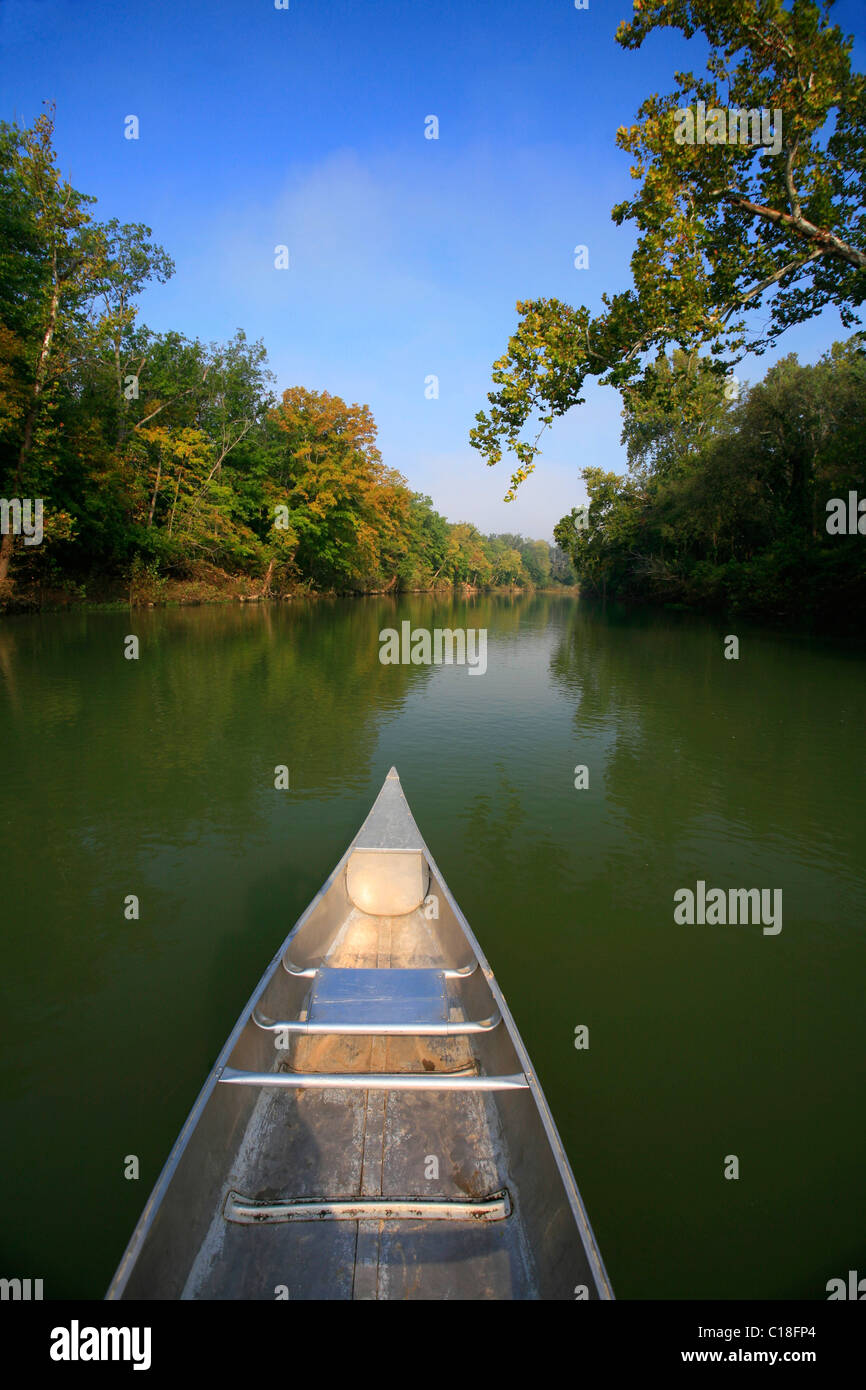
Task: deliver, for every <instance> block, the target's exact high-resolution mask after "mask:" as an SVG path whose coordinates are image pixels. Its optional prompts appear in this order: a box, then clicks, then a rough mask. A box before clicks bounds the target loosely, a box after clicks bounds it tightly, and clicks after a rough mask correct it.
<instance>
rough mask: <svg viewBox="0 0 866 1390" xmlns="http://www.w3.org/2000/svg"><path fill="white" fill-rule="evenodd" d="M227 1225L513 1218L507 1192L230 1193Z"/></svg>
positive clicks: (227, 1199)
mask: <svg viewBox="0 0 866 1390" xmlns="http://www.w3.org/2000/svg"><path fill="white" fill-rule="evenodd" d="M223 1215H224V1216H225V1219H226V1221H234V1222H237V1223H239V1224H240V1225H244V1226H258V1225H261V1224H263V1223H268V1224H270V1223H273V1222H282V1221H505V1220H506V1219H507V1218H508V1217H509V1216H510V1215H511V1198H510V1197H509V1195H508V1192H507V1191H503V1192H496V1193H494V1194H493V1195H492V1196H491V1197H484V1198H466V1199H465V1200H463V1201H459V1202H456V1201H447V1200H446V1201H430V1200H428V1199H427V1198H418V1199H417V1200H415V1201H413V1200H411V1199H406V1200H403V1201H400V1200H395V1199H394V1198H391V1197H376V1198H372V1199H365V1200H363V1201H359V1200H358V1199H357V1198H351V1199H349V1198H347V1199H346V1200H336V1201H334V1200H331V1201H326V1202H320V1201H316V1200H314V1199H308V1200H307V1201H300V1202H291V1201H288V1202H259V1201H255V1200H253V1199H251V1198H249V1197H243V1196H241V1194H240V1193H239V1192H230V1193H229V1194H228V1197H227V1198H226V1204H225V1207H224V1209H223Z"/></svg>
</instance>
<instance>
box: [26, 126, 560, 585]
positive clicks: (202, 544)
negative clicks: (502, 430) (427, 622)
mask: <svg viewBox="0 0 866 1390" xmlns="http://www.w3.org/2000/svg"><path fill="white" fill-rule="evenodd" d="M93 202H94V199H92V198H90V197H87V196H85V195H83V194H81V193H79V192H78V191H77V190H75V189H73V188H72V187H71V186H70V185H69V184H67V183H66V182H65V180H64V179H63V178H62V177H61V175H60V172H59V170H58V168H57V163H56V158H55V153H54V149H53V116H52V113H51V111H50V110H49V111H48V112H47V113H46V114H45V115H43V116H42V117H40V118H39V119H38V120H37V121H36V122H35V124H34V126H33V127H32V129H20V128H18V127H17V126H14V125H9V124H5V123H4V124H2V125H0V240H2V245H3V253H2V255H0V498H2V499H5V500H6V501H7V503H8V502H11V501H12V499H19V500H21V501H25V500H28V499H29V501H30V503H31V505H32V504H34V503H35V501H36V499H42V500H43V502H44V518H43V520H42V523H41V531H42V535H41V539H40V541H39V543H34V544H29V545H28V544H25V539H26V537H25V536H24V535H22V534H20V528H19V534H17V535H16V534H15V530H16V528H15V526H14V525H13V524H12V521H11V519H10V518H12V513H11V512H10V510H9V508H8V507H7V508H6V509H5V511H4V517H3V518H2V520H3V535H2V538H0V597H4V596H5V598H6V599H7V601H8V599H9V598H10V596H12V594H13V590H17V591H19V592H20V591H21V589H22V588H23V589H25V590H27V591H29V592H31V593H37V594H38V593H39V592H40V590H41V591H43V592H44V591H45V590H65V591H67V592H69V591H71V592H77V593H79V594H86V595H87V596H91V595H93V596H106V595H107V594H108V593H110V592H111V588H112V585H114V586H115V587H117V586H120V585H122V586H123V590H124V592H125V591H126V589H127V587H128V588H129V590H130V592H132V593H134V594H137V595H138V596H139V597H142V596H144V597H148V596H150V597H158V596H159V594H160V593H161V592H164V590H165V585H166V582H167V581H182V582H186V583H188V584H189V585H190V586H191V589H194V586H195V585H196V583H197V582H198V583H200V584H201V585H202V586H204V588H205V589H208V590H212V589H213V587H214V586H216V587H217V588H218V587H219V586H220V582H221V580H223V579H224V580H226V581H228V580H236V579H238V578H241V579H243V580H244V581H246V582H245V585H244V587H245V588H246V591H247V592H248V593H256V594H269V593H270V594H283V593H292V592H298V591H304V590H307V591H313V590H314V591H337V592H376V591H379V592H381V591H383V590H385V591H394V590H405V589H427V588H431V587H434V586H436V587H439V586H441V587H449V586H459V585H472V586H477V587H487V586H499V585H508V586H530V585H534V586H542V585H549V584H573V583H574V578H575V577H574V573H573V571H572V568H571V563H570V561H569V559H568V557H567V555H565V554H564V553H563V552H562V551H561V550H560V549H559V548H558V546H551V545H549V544H548V543H547V542H545V541H529V540H524V539H523V538H522V537H520V536H516V535H504V536H482V535H481V534H480V532H479V531H478V529H477V528H476V527H475V526H473V525H471V524H470V523H468V522H460V523H456V524H451V523H449V522H447V521H446V520H445V518H444V517H442V516H440V515H439V513H438V512H436V511H435V510H434V508H433V505H432V502H431V500H430V498H429V497H425V496H423V495H421V494H418V493H415V492H413V491H412V490H411V489H410V488H409V486H408V485H407V483H406V480H405V479H404V478H403V477H402V476H401V475H400V474H399V473H397V472H395V471H394V470H393V469H391V468H388V467H387V466H386V465H385V464H384V463H383V461H382V457H381V454H380V452H379V450H378V448H377V447H376V426H375V423H374V420H373V416H372V414H371V412H370V410H369V408H368V407H367V406H360V405H348V404H346V402H344V401H342V400H341V399H340V398H339V397H338V396H333V395H330V394H329V393H328V392H327V391H312V390H307V389H305V388H303V387H300V386H297V387H293V388H291V389H290V390H287V391H285V392H284V393H283V395H282V397H281V399H279V400H278V399H277V398H276V397H275V396H274V394H273V393H272V390H271V383H272V382H273V375H272V373H271V372H269V370H268V367H267V357H266V352H265V348H264V346H263V345H262V343H261V342H256V343H250V342H248V341H247V338H246V336H245V335H244V333H243V332H242V331H238V332H237V333H236V334H235V336H234V337H233V338H232V339H231V341H230V342H227V343H203V342H200V341H199V340H197V339H190V338H187V337H185V336H184V335H183V334H181V333H175V332H168V333H155V332H152V331H151V330H150V329H148V328H147V327H145V326H144V325H143V324H140V323H139V322H138V320H137V310H136V298H137V296H138V295H139V294H140V292H141V290H142V289H143V287H144V286H145V285H146V284H147V283H148V282H151V281H158V282H164V281H165V280H166V279H167V278H168V277H169V276H170V275H171V274H172V273H173V270H174V266H173V264H172V262H171V260H170V258H169V257H168V256H167V255H166V253H165V251H164V250H163V249H162V248H161V247H160V246H158V245H156V244H155V243H153V242H152V241H151V240H150V236H151V232H150V228H148V227H145V226H142V225H140V224H132V225H130V224H120V223H119V222H117V221H116V220H112V221H110V222H106V223H99V222H96V221H95V220H94V218H93V217H92V216H91V212H90V206H91V205H92V203H93Z"/></svg>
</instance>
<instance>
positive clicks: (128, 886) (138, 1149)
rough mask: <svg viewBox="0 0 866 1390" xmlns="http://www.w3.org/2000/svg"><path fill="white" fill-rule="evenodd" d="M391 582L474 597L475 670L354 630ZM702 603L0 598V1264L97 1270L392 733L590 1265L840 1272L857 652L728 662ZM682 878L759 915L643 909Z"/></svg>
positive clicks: (637, 1269)
mask: <svg viewBox="0 0 866 1390" xmlns="http://www.w3.org/2000/svg"><path fill="white" fill-rule="evenodd" d="M404 618H408V619H410V620H411V621H412V623H413V624H414V625H415V626H426V627H430V628H432V627H436V626H439V627H454V626H465V627H476V628H477V627H486V628H487V629H488V632H489V645H488V669H487V673H486V674H485V675H484V676H470V675H469V673H468V671H467V670H466V668H459V667H451V668H449V667H441V668H432V669H430V668H417V667H402V666H382V665H381V664H380V663H379V660H378V649H379V645H378V632H379V630H380V629H381V628H383V627H386V626H396V625H398V624H399V622H400V621H401V620H402V619H404ZM735 630H737V629H736V628H735ZM729 631H731V624H730V620H728V622H727V624H722V625H719V624H716V623H713V622H708V621H704V620H695V619H691V618H688V619H686V618H679V617H676V616H661V617H659V616H647V615H638V616H631V617H626V616H624V615H622V614H616V613H613V612H611V611H610V610H607V612H603V611H601V610H599V609H596V608H592V607H590V606H588V605H586V604H584V603H578V602H577V601H576V600H574V599H571V598H569V597H563V598H556V597H549V596H546V595H538V596H535V597H532V598H523V599H515V600H513V601H512V600H510V599H508V598H479V599H477V600H476V601H469V602H468V603H466V602H462V603H460V602H454V603H452V602H450V601H449V602H444V603H442V602H438V601H435V600H433V599H431V598H428V597H418V598H416V597H409V598H406V599H405V600H401V601H391V600H389V599H385V598H382V599H379V598H371V599H363V600H344V601H343V600H341V601H333V602H330V601H323V602H319V603H309V604H307V603H293V604H283V605H273V606H267V607H262V606H252V605H251V606H249V607H246V608H235V607H226V608H196V609H187V610H167V611H156V610H154V611H147V612H137V613H135V615H134V616H132V617H131V616H130V615H129V614H128V613H117V614H115V613H96V612H91V613H75V614H71V615H69V614H65V615H46V616H37V617H32V618H31V617H26V618H16V619H7V620H0V755H2V768H3V775H2V778H0V904H2V906H0V914H2V932H3V951H4V955H3V970H2V972H0V988H2V991H3V1004H2V1019H3V1032H2V1046H0V1100H2V1114H3V1131H4V1139H3V1164H2V1179H3V1195H4V1202H3V1219H2V1234H0V1255H2V1259H0V1264H2V1268H0V1275H3V1276H5V1277H11V1276H15V1275H18V1276H20V1277H27V1276H30V1277H32V1278H43V1279H44V1281H45V1295H46V1297H72V1296H84V1297H95V1298H98V1297H102V1295H103V1293H104V1291H105V1288H106V1286H107V1284H108V1282H109V1279H110V1277H111V1275H112V1273H113V1271H114V1267H115V1265H116V1263H117V1260H118V1259H119V1257H120V1255H121V1253H122V1251H123V1248H124V1246H125V1244H126V1241H127V1239H128V1237H129V1235H130V1233H131V1231H132V1228H133V1225H134V1223H135V1221H136V1220H137V1218H138V1215H139V1212H140V1210H141V1207H142V1205H143V1204H144V1201H145V1200H146V1197H147V1195H148V1193H149V1191H150V1188H151V1186H152V1184H153V1182H154V1180H155V1178H156V1177H157V1175H158V1172H159V1169H160V1167H161V1165H162V1163H163V1161H164V1160H165V1158H166V1155H167V1154H168V1151H169V1149H170V1147H171V1145H172V1143H173V1141H174V1139H175V1137H176V1135H177V1132H178V1130H179V1129H180V1127H181V1125H182V1123H183V1121H184V1119H185V1117H186V1114H187V1112H188V1110H189V1108H190V1106H191V1104H192V1102H193V1100H194V1099H195V1096H196V1094H197V1092H198V1090H199V1087H200V1086H201V1084H202V1082H203V1080H204V1078H205V1076H206V1074H207V1072H208V1070H209V1069H210V1067H211V1065H212V1064H213V1061H214V1059H215V1057H216V1054H217V1053H218V1051H219V1049H220V1048H221V1046H222V1044H223V1042H224V1040H225V1037H226V1035H227V1034H228V1032H229V1030H230V1028H231V1027H232V1025H233V1024H234V1022H235V1019H236V1017H237V1015H238V1014H239V1012H240V1010H241V1008H242V1006H243V1004H244V1003H245V1001H246V999H247V998H248V996H249V994H250V991H251V989H252V987H253V986H254V984H255V983H256V981H257V980H258V978H259V976H260V974H261V972H262V970H263V968H264V966H265V964H266V963H267V961H268V960H269V959H270V957H271V955H272V954H273V952H274V950H275V949H276V948H277V946H278V945H279V943H280V941H281V939H282V938H283V937H284V935H285V934H286V933H287V932H288V930H289V928H290V927H291V925H292V923H293V922H294V920H295V918H296V917H297V916H298V915H299V913H300V912H301V911H302V910H303V908H304V907H305V906H306V904H307V902H308V901H309V899H310V898H311V897H312V896H313V894H314V893H315V892H316V891H317V889H318V888H319V887H320V885H321V883H322V881H323V879H324V878H325V877H326V876H327V874H328V873H329V872H330V870H331V868H332V867H333V865H334V864H335V862H336V861H337V859H339V857H340V855H341V854H342V852H343V850H344V848H345V846H346V844H347V843H348V841H349V839H350V838H351V837H352V835H353V834H354V833H355V831H356V830H357V828H358V826H359V824H360V822H361V820H362V819H363V817H364V815H365V814H366V812H367V810H368V808H369V806H370V804H371V802H372V800H373V798H374V796H375V795H376V793H377V791H378V789H379V786H380V785H381V782H382V780H383V778H384V776H385V774H386V773H387V771H388V768H389V767H390V766H391V764H395V765H396V766H397V769H398V771H399V773H400V776H401V778H402V780H403V785H404V789H405V791H406V794H407V796H408V798H409V802H410V805H411V806H412V808H413V811H414V812H415V816H416V819H417V820H418V823H419V825H420V827H421V831H422V833H423V834H424V835H425V837H426V839H427V841H428V843H429V845H430V848H431V850H432V852H433V854H434V855H435V857H436V859H437V860H438V863H439V865H440V867H441V869H442V870H443V872H444V874H445V876H446V878H447V880H448V883H449V885H450V887H451V889H452V892H453V893H454V894H455V896H456V898H457V900H458V902H459V903H460V904H461V906H462V907H463V909H464V911H465V913H466V915H467V916H468V918H469V920H470V922H471V923H472V925H473V927H474V930H475V932H476V934H477V935H478V937H479V938H480V940H481V942H482V945H483V947H484V950H485V951H486V953H487V955H488V956H489V958H490V960H491V962H492V964H493V967H494V970H495V971H496V974H497V977H498V979H499V981H500V983H501V985H502V987H503V989H504V991H505V994H506V996H507V998H508V1000H509V1003H510V1005H511V1008H512V1011H513V1012H514V1014H515V1017H516V1019H517V1023H518V1026H519V1028H520V1030H521V1032H522V1034H523V1037H524V1040H525V1042H526V1044H527V1047H528V1049H529V1052H530V1054H531V1056H532V1058H533V1061H534V1064H535V1067H536V1069H537V1071H538V1074H539V1076H540V1078H541V1082H542V1085H543V1086H544V1089H545V1091H546V1094H547V1097H548V1100H549V1102H550V1105H551V1108H552V1110H553V1113H554V1116H555V1119H556V1122H557V1124H558V1126H559V1129H560V1132H561V1134H562V1137H563V1141H564V1143H565V1146H566V1148H567V1150H568V1154H569V1157H570V1159H571V1162H572V1166H573V1168H574V1171H575V1174H576V1176H577V1181H578V1185H579V1186H580V1188H581V1192H582V1194H583V1198H584V1201H585V1203H586V1205H587V1208H588V1211H589V1215H590V1219H591V1221H592V1223H593V1226H594V1228H595V1232H596V1235H597V1237H598V1240H599V1243H600V1245H601V1249H602V1252H603V1254H604V1257H605V1260H606V1263H607V1266H608V1269H609V1271H610V1274H611V1278H612V1280H613V1284H614V1289H615V1291H616V1293H617V1295H618V1296H619V1297H621V1298H641V1297H650V1298H659V1297H661V1298H694V1297H710V1298H729V1297H747V1298H748V1297H757V1298H824V1297H826V1293H825V1285H826V1283H827V1280H828V1279H831V1278H834V1277H837V1276H843V1277H844V1276H845V1275H846V1271H847V1270H848V1269H859V1270H860V1271H861V1273H863V1272H866V1196H864V1190H866V1184H864V1182H863V1173H864V1167H866V1126H864V1123H863V1116H864V1100H866V1048H864V1037H863V1034H864V1027H863V983H864V977H866V969H864V967H866V926H864V924H866V880H864V847H866V798H864V792H863V772H862V749H863V731H864V726H866V680H864V674H866V661H864V654H863V650H862V648H861V649H860V650H859V651H856V650H854V649H852V648H849V647H846V646H845V645H844V644H829V643H821V642H818V641H806V640H798V639H795V638H790V637H779V636H773V635H767V634H765V633H760V632H748V631H746V630H743V629H740V637H741V653H740V659H739V661H726V660H725V659H724V657H723V645H724V643H723V638H724V636H725V634H726V632H729ZM129 632H135V633H137V635H138V636H139V638H140V641H141V656H140V659H139V660H138V661H127V660H124V657H123V639H124V636H125V635H126V634H127V633H129ZM280 763H285V764H287V765H288V767H289V769H290V777H291V790H290V791H289V792H279V791H276V790H275V789H274V785H273V780H274V767H275V766H276V765H277V764H280ZM577 764H585V765H586V766H587V767H588V769H589V782H590V785H589V789H588V790H580V791H578V790H575V788H574V768H575V766H576V765H577ZM698 879H703V880H704V881H705V882H706V883H707V885H708V887H710V886H718V887H722V888H729V887H744V888H750V887H765V888H781V889H782V890H783V895H784V896H783V903H784V908H783V913H784V915H783V928H782V931H781V933H780V934H779V935H778V936H765V935H764V934H763V933H762V930H761V927H760V926H759V925H750V926H727V927H722V926H678V925H676V924H675V923H674V920H673V908H674V902H673V895H674V893H675V891H676V890H677V889H678V888H681V887H692V888H694V887H695V884H696V881H697V880H698ZM130 893H135V894H137V895H138V896H139V898H140V901H141V917H140V920H139V921H132V922H129V921H126V920H125V918H124V911H123V904H124V899H125V897H126V895H127V894H130ZM579 1024H585V1025H587V1026H588V1028H589V1042H590V1045H589V1048H588V1050H583V1051H578V1050H576V1049H575V1046H574V1034H575V1028H576V1026H577V1025H579ZM130 1154H135V1155H138V1157H139V1159H140V1163H141V1178H140V1180H139V1181H137V1182H136V1181H127V1180H126V1179H125V1178H124V1176H123V1170H124V1161H125V1158H126V1156H127V1155H130ZM728 1155H736V1156H737V1157H738V1159H739V1165H740V1177H739V1179H738V1180H737V1181H731V1180H726V1179H725V1177H724V1168H725V1160H726V1156H728Z"/></svg>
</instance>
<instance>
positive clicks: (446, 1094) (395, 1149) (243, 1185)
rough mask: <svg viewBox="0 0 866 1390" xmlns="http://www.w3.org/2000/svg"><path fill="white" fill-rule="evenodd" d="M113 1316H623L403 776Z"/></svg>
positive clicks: (306, 941)
mask: <svg viewBox="0 0 866 1390" xmlns="http://www.w3.org/2000/svg"><path fill="white" fill-rule="evenodd" d="M106 1297H107V1298H109V1299H139V1298H140V1299H269V1300H273V1299H280V1298H289V1299H410V1298H412V1299H414V1298H421V1299H568V1300H574V1299H583V1298H588V1299H610V1298H612V1297H613V1293H612V1290H611V1286H610V1282H609V1280H608V1277H607V1274H606V1272H605V1268H604V1264H603V1262H602V1258H601V1255H600V1253H599V1250H598V1247H597V1244H596V1241H595V1237H594V1236H593V1233H592V1229H591V1227H590V1223H589V1219H588V1217H587V1214H586V1211H585V1210H584V1206H583V1202H582V1201H581V1198H580V1194H579V1192H578V1189H577V1184H576V1183H575V1180H574V1177H573V1175H572V1172H571V1168H570V1167H569V1163H568V1159H567V1158H566V1155H565V1151H564V1149H563V1147H562V1143H561V1141H560V1138H559V1135H558V1133H557V1130H556V1126H555V1125H554V1122H553V1119H552V1117H551V1114H550V1110H549V1109H548V1106H547V1103H546V1101H545V1099H544V1096H543V1094H542V1091H541V1087H540V1086H539V1084H538V1080H537V1078H536V1076H535V1073H534V1071H533V1069H532V1065H531V1063H530V1060H529V1057H528V1055H527V1053H526V1049H525V1048H524V1046H523V1043H522V1041H521V1039H520V1035H519V1033H518V1031H517V1028H516V1026H515V1023H514V1020H513V1019H512V1017H511V1014H510V1013H509V1011H508V1008H507V1006H506V1003H505V999H504V998H503V995H502V992H501V990H500V989H499V986H498V985H497V983H496V980H495V979H494V976H493V971H492V970H491V969H490V966H489V965H488V963H487V960H486V959H485V957H484V955H483V953H482V951H481V948H480V946H479V945H478V942H477V941H476V939H475V937H474V936H473V934H472V931H471V930H470V928H469V925H468V923H467V922H466V919H465V918H464V916H463V914H462V912H461V911H460V909H459V907H458V906H457V904H456V902H455V901H454V899H453V898H452V896H451V894H450V893H449V891H448V887H447V885H446V883H445V880H444V879H443V877H442V875H441V874H440V872H439V870H438V869H437V867H436V864H435V863H434V861H433V857H432V855H431V854H430V851H429V850H428V849H427V846H426V844H425V843H424V840H423V838H422V836H421V833H420V831H419V830H418V827H417V826H416V824H415V821H414V819H413V816H412V813H411V811H410V810H409V806H408V804H407V802H406V798H405V796H404V795H403V791H402V788H401V785H400V779H399V777H398V775H397V772H396V770H395V769H394V768H392V769H391V771H390V772H389V773H388V776H387V778H386V779H385V782H384V784H383V786H382V790H381V792H380V793H379V795H378V797H377V799H376V801H375V804H374V805H373V808H372V810H371V811H370V814H369V815H368V817H367V819H366V820H365V822H364V824H363V826H362V827H361V829H360V831H359V832H358V834H357V835H356V837H355V839H354V840H353V841H352V843H351V844H350V846H349V848H348V849H347V850H346V853H345V854H344V855H343V858H342V859H341V860H340V862H339V864H338V865H337V867H336V869H335V870H334V872H333V873H332V874H331V876H330V878H329V879H328V880H327V881H326V883H325V884H324V886H323V887H322V889H321V891H320V892H319V893H318V894H317V895H316V897H315V898H314V899H313V901H312V902H311V903H310V905H309V907H308V908H307V910H306V911H305V912H304V913H303V915H302V916H301V918H300V919H299V921H298V922H297V923H296V925H295V926H294V927H293V929H292V931H291V932H290V933H289V935H288V937H287V938H286V940H285V941H284V942H283V944H282V946H281V947H280V949H279V951H278V952H277V954H276V955H275V956H274V958H273V960H272V961H271V963H270V965H269V966H268V969H267V970H266V972H265V974H264V976H263V977H262V979H261V981H260V982H259V985H258V987H257V988H256V990H255V993H254V994H253V996H252V998H251V999H250V1001H249V1003H248V1005H247V1006H246V1008H245V1009H244V1011H243V1013H242V1015H241V1017H240V1019H239V1020H238V1022H237V1024H236V1025H235V1028H234V1030H233V1031H232V1033H231V1035H230V1036H229V1038H228V1041H227V1042H226V1044H225V1046H224V1048H223V1050H222V1052H221V1053H220V1055H219V1057H218V1059H217V1061H216V1064H215V1066H214V1069H213V1071H212V1072H211V1074H210V1076H209V1077H208V1079H207V1081H206V1082H205V1085H204V1087H203V1088H202V1091H201V1093H200V1095H199V1097H198V1099H197V1100H196V1103H195V1105H194V1106H193V1109H192V1111H191V1113H190V1115H189V1118H188V1119H187V1121H186V1124H185V1125H184V1127H183V1130H182V1131H181V1133H180V1136H179V1137H178V1139H177V1142H176V1143H175V1146H174V1148H173V1149H172V1152H171V1154H170V1155H169V1158H168V1160H167V1162H166V1165H165V1168H164V1169H163V1171H162V1174H161V1175H160V1178H159V1180H158V1182H157V1184H156V1186H155V1188H154V1190H153V1192H152V1194H151V1196H150V1198H149V1200H148V1202H147V1205H146V1207H145V1209H144V1211H143V1213H142V1215H141V1218H140V1220H139V1222H138V1225H137V1226H136V1229H135V1231H134V1233H133V1235H132V1238H131V1240H130V1242H129V1245H128V1246H127V1249H126V1252H125V1254H124V1256H123V1258H122V1260H121V1262H120V1265H119V1267H118V1269H117V1272H116V1274H115V1276H114V1279H113V1281H112V1283H111V1286H110V1288H109V1290H108V1293H107V1295H106Z"/></svg>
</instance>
